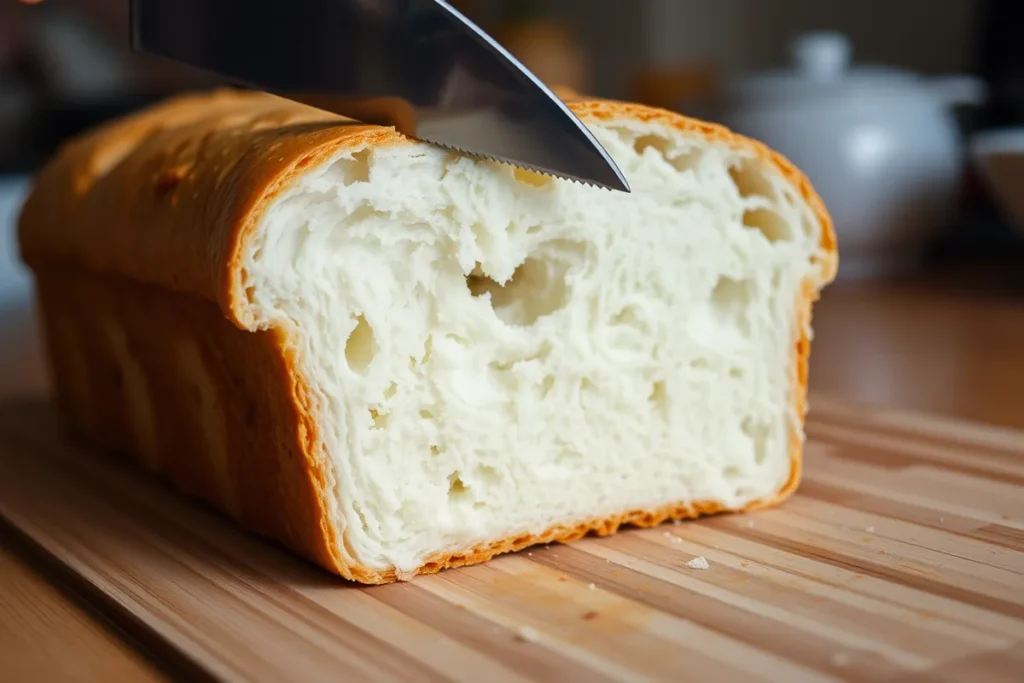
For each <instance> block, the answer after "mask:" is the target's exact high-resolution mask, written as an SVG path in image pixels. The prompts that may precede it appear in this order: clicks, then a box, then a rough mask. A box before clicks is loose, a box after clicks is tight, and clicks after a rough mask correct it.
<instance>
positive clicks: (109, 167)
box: [19, 91, 837, 583]
mask: <svg viewBox="0 0 1024 683" xmlns="http://www.w3.org/2000/svg"><path fill="white" fill-rule="evenodd" d="M570 107H571V109H572V110H573V111H574V112H575V113H576V115H578V116H579V117H580V118H581V120H583V121H584V122H585V123H586V125H587V126H588V127H590V128H591V129H592V130H593V131H594V134H595V135H596V137H597V139H598V140H599V141H600V142H601V143H602V144H603V145H604V146H605V148H606V149H607V150H608V152H609V153H610V154H611V156H612V157H613V158H614V159H615V160H616V162H617V163H618V165H619V166H620V168H621V169H622V171H623V173H624V174H625V175H626V177H627V178H628V180H629V183H630V185H631V187H632V194H626V193H619V192H612V191H608V190H604V189H599V188H594V187H590V186H586V185H582V184H579V183H574V182H570V181H564V180H559V179H554V178H551V177H548V176H543V175H539V174H536V173H533V172H528V171H523V170H521V169H517V168H514V167H512V166H509V165H504V164H499V163H496V162H492V161H486V160H478V159H474V158H470V157H467V156H463V155H459V154H455V153H451V152H448V151H446V150H444V149H441V148H438V147H434V146H430V145H427V144H422V143H419V142H416V141H413V140H410V139H408V138H405V137H403V136H401V135H400V134H398V133H396V132H395V131H394V130H393V129H390V128H385V127H375V126H367V125H362V124H358V123H355V122H352V121H347V120H344V119H340V118H338V117H336V116H333V115H331V114H327V113H324V112H322V111H319V110H315V109H312V108H308V107H305V106H302V105H299V104H296V103H293V102H290V101H286V100H282V99H279V98H276V97H273V96H270V95H266V94H254V93H245V92H234V91H218V92H213V93H203V94H196V95H188V96H179V97H176V98H174V99H171V100H169V101H166V102H164V103H162V104H160V105H158V106H153V107H151V108H149V109H146V110H143V111H141V112H139V113H136V114H134V115H131V116H128V117H127V118H124V119H122V120H118V121H115V122H112V123H110V124H108V125H106V126H104V127H101V128H98V129H96V130H92V131H90V132H88V133H86V134H84V135H82V136H80V137H78V138H77V139H74V140H72V141H71V142H69V143H67V144H66V145H65V146H64V147H63V148H62V149H61V150H60V151H59V153H58V154H57V155H56V157H55V159H54V160H53V161H52V162H51V163H50V164H48V165H47V166H46V167H45V168H44V169H43V170H42V171H41V172H40V173H39V175H38V177H37V179H36V182H35V187H34V190H33V192H32V193H31V195H30V197H29V199H28V200H27V203H26V204H25V207H24V209H23V213H22V216H21V220H20V226H19V237H20V246H21V253H22V256H23V258H24V260H25V262H26V263H27V264H29V266H30V267H31V269H32V271H33V272H34V275H35V281H36V285H37V291H38V297H39V304H40V310H41V319H42V321H43V323H44V329H45V337H46V340H47V342H46V343H47V347H48V354H49V358H50V362H51V367H52V376H53V381H54V386H55V391H56V396H57V399H58V403H59V405H60V407H61V408H62V412H63V413H64V414H65V415H66V417H67V421H68V423H69V424H70V425H71V427H72V428H73V431H74V432H75V433H76V434H77V435H78V436H79V438H81V439H83V440H84V441H85V442H86V443H88V444H90V445H91V446H92V447H93V448H95V450H97V451H98V452H99V451H105V452H107V453H110V454H116V455H119V456H120V457H123V458H126V459H128V460H131V461H136V462H138V463H139V464H141V465H142V466H143V467H145V468H147V469H148V470H150V471H152V472H153V473H155V475H156V476H158V477H160V478H162V479H165V480H166V481H168V482H170V483H171V484H172V485H173V486H174V487H175V488H176V489H178V490H180V491H182V492H185V493H187V494H189V495H192V496H195V497H198V498H200V499H203V500H205V501H208V502H209V503H211V504H212V505H213V506H215V507H216V508H219V509H220V510H222V511H223V512H224V513H225V514H227V515H229V516H230V517H232V518H233V519H235V520H236V521H237V522H238V523H239V524H240V525H242V526H243V527H245V528H247V529H250V530H252V531H255V532H258V533H260V534H264V535H266V536H269V537H272V538H274V539H277V540H278V541H280V542H281V543H283V544H284V545H286V546H288V547H289V548H291V549H293V550H294V551H296V552H297V553H300V554H301V555H303V556H305V557H307V558H309V559H311V560H313V561H315V562H316V563H318V564H320V565H322V566H323V567H325V568H326V569H328V570H330V571H332V572H335V573H337V574H339V575H341V576H343V577H345V578H347V579H353V580H355V581H360V582H365V583H385V582H389V581H394V580H396V579H401V580H405V579H408V578H411V577H412V576H414V575H416V574H421V573H427V572H434V571H437V570H439V569H443V568H446V567H454V566H459V565H466V564H472V563H477V562H481V561H485V560H487V559H489V558H491V557H492V556H494V555H495V554H498V553H504V552H508V551H514V550H518V549H521V548H524V547H526V546H529V545H531V544H535V543H543V542H550V541H564V542H568V541H572V540H574V539H577V538H579V537H581V536H583V535H584V534H586V533H587V532H596V533H597V534H610V533H613V532H614V531H616V529H618V528H619V527H620V526H621V525H624V524H632V525H640V526H650V525H655V524H658V523H660V522H662V521H664V520H666V519H668V518H673V519H680V518H687V517H694V516H697V515H702V514H709V513H716V512H721V511H745V510H751V509H753V508H756V507H759V506H765V505H771V504H775V503H777V502H779V501H780V500H782V499H783V498H784V497H786V496H787V495H788V494H789V493H791V492H792V491H793V489H794V487H796V485H797V483H798V480H799V476H800V466H801V457H802V445H803V419H804V413H805V394H806V386H807V362H808V354H809V336H810V315H811V304H812V301H814V300H815V299H816V298H817V295H818V292H819V291H820V289H821V288H822V287H823V286H824V285H825V284H826V283H828V282H829V281H830V280H831V279H832V277H833V276H834V274H835V271H836V266H837V256H836V247H835V237H834V234H833V230H832V226H831V223H830V220H829V218H828V214H827V212H826V209H825V207H824V206H823V205H822V202H821V201H820V199H819V197H818V196H817V195H816V194H815V193H814V191H813V189H812V188H811V186H810V184H809V183H808V181H807V179H806V178H805V177H804V176H803V175H802V174H801V173H800V172H799V171H798V170H797V169H796V168H794V167H793V165H791V164H790V163H789V162H787V161H786V160H785V159H783V158H782V157H780V156H779V155H778V154H775V153H773V152H771V151H770V150H768V149H767V148H765V147H764V146H762V145H761V144H759V143H757V142H754V141H751V140H748V139H744V138H742V137H739V136H737V135H734V134H732V133H730V132H729V131H727V130H725V129H723V128H721V127H719V126H716V125H711V124H706V123H701V122H698V121H694V120H691V119H687V118H684V117H682V116H680V115H677V114H673V113H670V112H667V111H662V110H656V109H652V108H647V107H643V106H639V105H633V104H625V103H619V102H611V101H605V100H576V101H571V102H570Z"/></svg>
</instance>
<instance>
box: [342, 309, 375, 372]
mask: <svg viewBox="0 0 1024 683" xmlns="http://www.w3.org/2000/svg"><path fill="white" fill-rule="evenodd" d="M376 352H377V343H376V341H375V340H374V338H373V327H371V326H370V323H368V322H367V321H366V318H364V317H363V316H361V315H360V316H358V317H357V318H356V326H355V329H353V330H352V334H350V335H349V336H348V341H347V342H346V343H345V361H346V362H347V363H348V367H349V369H351V370H352V371H353V372H358V373H364V372H366V370H367V369H368V368H369V367H370V363H372V362H373V357H374V355H375V354H376Z"/></svg>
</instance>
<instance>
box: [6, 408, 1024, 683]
mask: <svg viewBox="0 0 1024 683" xmlns="http://www.w3.org/2000/svg"><path fill="white" fill-rule="evenodd" d="M808 433H809V443H808V448H807V462H806V474H805V478H804V483H803V485H802V486H801V488H800V491H799V493H798V494H797V495H796V496H795V497H794V498H793V499H791V500H790V501H789V502H788V503H786V504H785V505H784V506H782V507H781V508H779V509H776V510H769V511H763V512H758V513H754V514H751V515H730V516H721V517H714V518H709V519H705V520H700V521H697V522H685V523H682V524H678V525H671V524H668V525H664V526H662V527H660V528H657V529H650V530H628V531H624V532H620V533H619V534H618V535H616V536H613V537H610V538H605V539H595V538H588V539H584V540H582V541H579V542H576V543H573V544H571V545H568V546H563V545H553V546H550V547H539V548H535V549H532V550H530V551H526V552H522V553H519V554H517V555H511V556H505V557H501V558H498V559H496V560H494V561H492V562H490V563H487V564H485V565H481V566H476V567H469V568H465V569H460V570H450V571H447V572H443V573H442V574H440V575H437V576H429V577H420V578H417V579H415V580H414V581H412V582H410V583H407V584H395V585H390V586H380V587H372V588H366V587H357V586H352V585H349V584H346V583H343V582H340V581H339V580H338V579H336V578H334V577H332V576H330V575H327V574H326V573H324V572H322V571H320V570H318V569H317V568H315V567H312V566H310V565H308V564H306V563H304V562H302V561H299V560H296V559H294V558H293V557H291V556H290V555H288V554H287V553H285V552H284V551H281V550H279V549H278V548H277V547H275V546H273V545H271V544H269V543H265V542H263V541H260V540H258V539H255V538H253V537H250V536H247V535H245V534H243V533H240V532H238V531H236V530H235V529H233V528H232V527H231V526H230V525H229V524H228V523H227V522H224V521H222V520H221V519H220V518H219V517H217V516H215V515H214V514H212V513H210V512H208V511H207V510H206V509H204V508H201V507H200V506H198V505H196V504H193V503H190V502H187V501H185V500H183V499H181V498H178V497H176V496H175V495H174V494H171V493H169V492H168V491H167V490H165V489H163V488H162V487H161V486H159V485H157V484H155V483H154V482H152V481H150V480H148V479H147V478H145V477H144V476H141V475H139V474H137V473H135V472H131V471H129V470H127V469H124V468H122V467H120V466H118V465H115V464H112V463H109V462H106V461H104V460H102V459H98V458H95V457H93V456H92V455H90V454H86V453H83V452H81V451H80V450H79V449H77V448H76V447H74V446H72V445H70V444H69V443H68V442H67V441H66V439H65V438H64V437H63V436H62V435H61V430H60V427H59V423H58V422H57V420H56V418H55V417H54V416H53V415H52V414H51V412H50V410H49V408H48V407H46V406H45V405H44V404H42V403H23V404H19V405H16V406H10V407H7V408H3V409H0V516H2V518H3V529H2V531H3V532H4V537H6V538H15V539H16V540H17V541H18V545H19V547H20V548H21V549H22V550H23V551H24V552H25V553H26V555H27V556H29V557H30V558H31V559H32V561H33V562H34V563H36V565H37V566H39V567H40V568H42V569H43V571H44V572H45V573H46V574H47V575H48V576H51V577H54V578H55V579H56V580H58V581H60V582H61V583H62V584H63V585H64V586H65V587H66V589H67V590H69V591H71V592H73V593H76V594H78V595H79V596H80V597H81V598H82V599H83V600H85V601H87V602H88V603H89V604H90V605H91V606H92V607H94V608H95V609H96V610H98V611H99V612H100V613H102V614H103V615H104V616H105V617H106V618H107V619H108V620H109V621H111V622H113V624H114V625H115V626H116V627H117V628H118V629H119V630H120V632H121V633H122V634H124V635H125V636H126V637H128V638H129V639H130V640H131V641H132V642H133V643H134V644H135V645H136V646H137V647H139V648H141V649H143V650H144V651H145V652H146V653H147V654H148V656H150V657H152V658H154V659H155V660H156V661H158V662H159V663H160V664H161V665H162V666H163V667H164V668H165V670H166V671H168V672H170V673H172V674H173V675H176V676H180V677H182V678H186V679H189V680H202V679H211V678H216V679H224V680H245V681H280V680H294V681H303V682H306V681H321V680H331V681H340V680H354V681H368V680H393V681H429V680H464V681H487V682H488V683H489V682H491V681H495V682H497V681H522V680H545V681H610V680H659V681H676V680H695V679H697V680H714V681H719V680H739V679H744V680H746V679H753V680H762V679H763V680H777V681H803V680H901V681H909V680H947V681H997V680H998V681H1014V680H1024V432H1016V431H1012V430H1005V429H997V428H990V427H983V426H978V425H973V424H968V423H958V422H951V421H949V420H946V419H942V418H937V417H930V416H926V415H919V414H905V413H895V412H889V411H877V410H876V411H869V412H861V411H854V410H853V409H851V408H848V407H845V406H843V405H842V404H839V403H835V402H831V401H825V400H822V399H821V397H816V400H815V401H814V404H813V406H812V418H811V423H810V424H809V425H808ZM698 558H703V560H705V561H706V562H707V568H706V569H704V568H700V567H703V566H704V563H703V561H701V560H699V559H698ZM708 677H711V678H708Z"/></svg>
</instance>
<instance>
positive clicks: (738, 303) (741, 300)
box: [711, 276, 754, 334]
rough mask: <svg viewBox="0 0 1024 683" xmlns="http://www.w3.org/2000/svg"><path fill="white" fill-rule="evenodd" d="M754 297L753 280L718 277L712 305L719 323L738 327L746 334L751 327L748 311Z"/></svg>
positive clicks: (712, 295) (712, 294)
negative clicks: (747, 315)
mask: <svg viewBox="0 0 1024 683" xmlns="http://www.w3.org/2000/svg"><path fill="white" fill-rule="evenodd" d="M753 298H754V282H753V281H752V280H734V279H733V278H731V277H727V276H722V277H720V278H718V282H717V283H716V284H715V288H714V290H713V291H712V292H711V306H712V310H713V311H714V313H715V317H716V318H717V319H718V321H719V323H720V324H722V325H725V326H730V327H735V328H738V329H739V330H740V331H741V332H742V333H744V334H746V333H747V332H748V331H749V329H750V321H749V320H747V317H746V312H747V310H748V309H749V307H750V302H751V300H752V299H753Z"/></svg>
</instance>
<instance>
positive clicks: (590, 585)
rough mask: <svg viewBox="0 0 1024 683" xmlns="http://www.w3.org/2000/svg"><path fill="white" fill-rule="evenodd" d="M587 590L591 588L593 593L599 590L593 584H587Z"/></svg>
mask: <svg viewBox="0 0 1024 683" xmlns="http://www.w3.org/2000/svg"><path fill="white" fill-rule="evenodd" d="M587 588H589V589H590V590H592V591H594V590H597V586H596V585H595V584H592V583H588V584H587Z"/></svg>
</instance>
